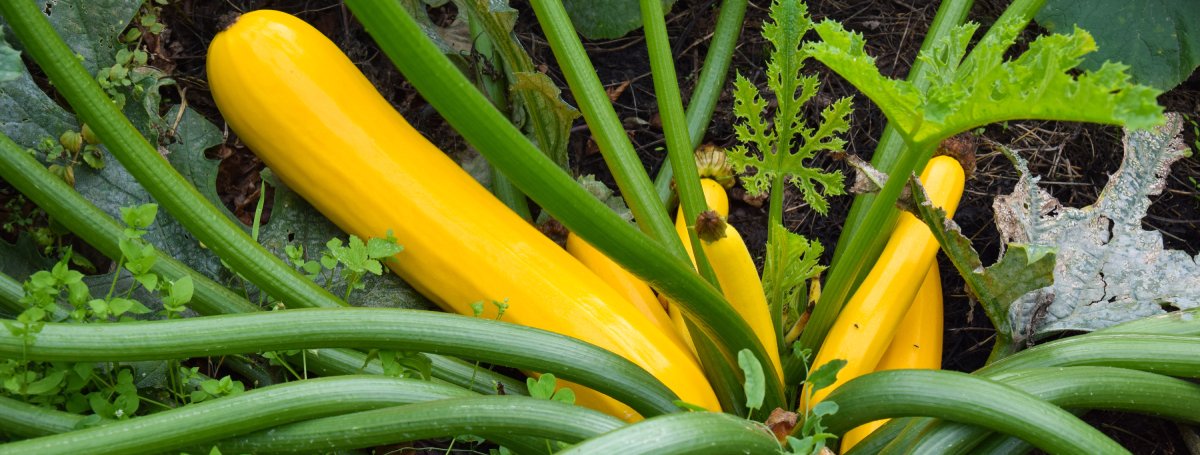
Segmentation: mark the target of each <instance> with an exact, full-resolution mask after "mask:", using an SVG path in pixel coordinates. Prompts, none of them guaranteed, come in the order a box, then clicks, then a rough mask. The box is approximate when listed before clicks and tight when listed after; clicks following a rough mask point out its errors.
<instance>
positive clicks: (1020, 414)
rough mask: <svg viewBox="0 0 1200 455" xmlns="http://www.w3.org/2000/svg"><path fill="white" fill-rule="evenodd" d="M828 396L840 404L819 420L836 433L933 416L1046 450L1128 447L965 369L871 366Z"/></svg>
mask: <svg viewBox="0 0 1200 455" xmlns="http://www.w3.org/2000/svg"><path fill="white" fill-rule="evenodd" d="M826 401H832V402H835V403H837V404H838V412H837V413H836V414H833V415H829V416H826V417H825V418H824V419H822V421H821V423H822V424H825V425H827V426H828V428H829V432H831V433H835V434H840V433H843V432H845V431H847V430H850V429H852V428H854V427H856V426H858V425H861V424H864V423H867V422H870V421H873V420H879V419H883V418H890V417H905V416H932V417H937V418H941V419H945V420H951V421H956V422H963V423H969V424H972V425H978V426H982V427H986V428H991V429H994V430H996V431H1001V432H1004V433H1007V434H1011V435H1015V436H1017V437H1020V438H1021V439H1024V440H1026V441H1029V442H1031V443H1033V444H1034V445H1036V446H1037V447H1039V448H1041V449H1043V450H1045V451H1047V452H1050V453H1081V454H1084V453H1086V454H1115V453H1128V452H1127V451H1126V450H1125V449H1123V448H1122V447H1121V446H1120V445H1118V444H1117V443H1116V442H1113V440H1112V439H1109V438H1108V437H1107V436H1104V434H1103V433H1101V432H1100V431H1098V430H1096V429H1095V428H1092V427H1091V426H1089V425H1088V424H1087V423H1084V422H1083V421H1081V420H1079V419H1078V418H1076V417H1075V416H1074V415H1072V414H1071V413H1069V412H1067V411H1064V410H1062V408H1059V407H1057V406H1054V405H1052V404H1049V403H1046V402H1045V401H1042V400H1039V399H1038V398H1037V397H1034V396H1032V395H1030V394H1028V393H1025V392H1022V391H1020V390H1017V389H1015V388H1013V387H1010V386H1007V385H1004V384H1000V383H997V382H995V381H992V380H988V379H984V378H980V377H976V376H971V375H968V374H965V373H958V372H952V371H940V370H891V371H880V372H875V373H871V374H868V375H864V376H860V377H857V378H855V379H852V380H850V382H847V383H846V384H844V385H842V386H840V387H838V388H837V390H834V391H833V393H831V394H829V397H828V398H827V399H826Z"/></svg>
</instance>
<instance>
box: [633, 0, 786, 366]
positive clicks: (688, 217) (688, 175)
mask: <svg viewBox="0 0 1200 455" xmlns="http://www.w3.org/2000/svg"><path fill="white" fill-rule="evenodd" d="M640 3H641V6H642V30H644V31H645V33H646V48H647V50H648V51H649V54H650V72H651V74H652V76H653V79H654V95H655V98H656V100H657V102H658V114H659V117H660V118H661V119H662V124H663V135H664V137H665V139H666V142H667V158H668V159H669V160H670V162H671V169H674V173H675V190H676V191H677V192H678V193H679V199H680V201H681V205H682V206H683V219H684V223H685V224H686V225H687V232H688V240H687V241H688V242H690V243H691V245H692V255H693V257H695V259H696V269H697V270H699V271H700V276H702V277H704V279H705V280H708V282H709V284H712V285H713V287H715V288H717V289H720V288H721V284H720V283H719V282H718V281H717V275H716V273H715V272H713V269H712V265H710V264H709V263H708V257H707V255H705V254H704V248H703V247H702V246H701V245H700V238H699V237H698V236H697V235H696V220H697V219H699V218H700V212H703V211H705V210H708V204H707V203H706V202H705V200H704V190H703V189H701V187H700V175H699V171H697V170H696V158H695V153H694V152H693V150H695V148H694V147H692V143H691V140H689V138H688V130H687V121H686V119H685V118H684V113H683V101H682V100H681V98H680V96H679V79H678V76H676V74H675V57H674V56H673V55H671V42H670V40H669V39H668V38H667V23H666V21H665V20H664V19H663V9H662V2H661V1H659V0H641V2H640ZM760 360H762V359H760Z"/></svg>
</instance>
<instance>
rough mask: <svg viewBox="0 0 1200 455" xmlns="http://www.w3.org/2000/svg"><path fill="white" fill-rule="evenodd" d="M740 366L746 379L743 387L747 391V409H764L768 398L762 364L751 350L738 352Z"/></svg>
mask: <svg viewBox="0 0 1200 455" xmlns="http://www.w3.org/2000/svg"><path fill="white" fill-rule="evenodd" d="M738 366H739V367H741V368H742V373H743V374H744V375H745V377H746V382H745V383H744V384H743V385H742V387H743V388H745V389H746V407H747V408H749V409H758V408H761V407H762V404H763V398H765V397H766V393H767V391H766V379H765V378H764V377H763V368H762V362H759V361H758V359H757V358H755V357H754V354H753V353H751V352H750V350H749V349H742V350H741V351H738Z"/></svg>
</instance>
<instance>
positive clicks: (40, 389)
mask: <svg viewBox="0 0 1200 455" xmlns="http://www.w3.org/2000/svg"><path fill="white" fill-rule="evenodd" d="M66 377H67V370H58V371H55V372H52V373H50V374H48V375H46V377H44V378H41V379H38V380H37V381H34V382H32V383H30V384H29V385H28V386H25V394H26V395H44V394H47V393H50V392H52V391H54V390H55V389H57V388H58V386H59V384H62V382H63V379H65V378H66Z"/></svg>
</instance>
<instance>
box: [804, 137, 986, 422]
mask: <svg viewBox="0 0 1200 455" xmlns="http://www.w3.org/2000/svg"><path fill="white" fill-rule="evenodd" d="M921 182H922V183H923V184H924V186H925V190H926V191H927V192H928V193H929V200H930V202H932V203H933V204H934V205H935V206H937V207H941V208H943V209H945V210H946V213H947V216H954V210H955V208H957V206H958V200H959V198H960V197H962V191H963V184H964V174H963V169H962V166H960V165H959V164H958V161H955V160H954V159H953V158H950V157H946V156H939V157H935V158H933V159H932V160H930V161H929V164H928V165H927V166H926V167H925V172H923V173H922V174H921ZM937 251H938V244H937V240H935V239H934V238H933V234H932V233H930V232H929V228H928V227H926V226H925V224H924V223H922V222H921V221H920V220H918V219H917V218H916V217H914V216H912V215H911V214H909V213H902V214H901V215H900V221H899V222H898V223H897V224H896V230H894V231H892V235H891V238H890V239H889V240H888V243H887V246H886V247H884V249H883V252H882V253H881V254H880V255H879V259H878V260H877V261H876V263H875V266H874V267H873V268H872V269H871V272H870V274H868V275H867V277H866V279H864V280H863V282H862V284H861V285H859V287H858V291H857V292H855V293H854V296H853V297H852V298H851V299H850V301H849V302H846V306H845V307H843V308H842V312H841V313H840V314H839V315H838V318H837V321H835V322H834V324H833V327H832V328H831V329H830V331H829V335H827V336H826V338H825V341H824V343H823V344H822V345H821V348H820V350H819V351H817V356H816V358H815V359H814V360H813V363H812V364H813V368H814V369H815V368H820V366H821V365H824V364H826V363H828V362H829V361H831V360H834V359H845V360H846V361H847V363H846V366H845V367H844V368H842V370H841V372H839V373H838V376H837V381H836V382H835V383H834V384H833V385H831V386H830V387H826V388H824V389H821V390H818V391H816V392H812V395H811V396H812V399H811V400H808V401H807V403H806V406H811V404H812V403H817V402H820V401H821V400H822V399H824V398H825V396H827V395H828V394H829V392H832V391H833V390H834V389H835V388H837V387H838V386H840V385H842V384H844V383H845V382H846V381H849V380H851V379H854V378H856V377H859V376H862V375H863V374H866V373H868V372H871V371H875V367H876V365H878V364H879V359H880V358H881V357H882V356H883V352H884V350H886V349H887V346H888V344H889V343H891V340H892V338H893V337H894V336H895V334H896V328H897V327H899V326H900V321H901V319H903V318H904V314H905V313H906V312H908V307H909V306H910V304H911V303H912V301H913V298H914V297H916V295H917V289H918V288H919V287H920V285H921V282H922V281H923V279H924V277H925V274H926V273H927V272H928V271H929V267H930V264H932V263H933V260H934V256H935V255H936V254H937ZM810 392H811V391H810V390H809V388H805V393H804V396H809V393H810Z"/></svg>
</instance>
